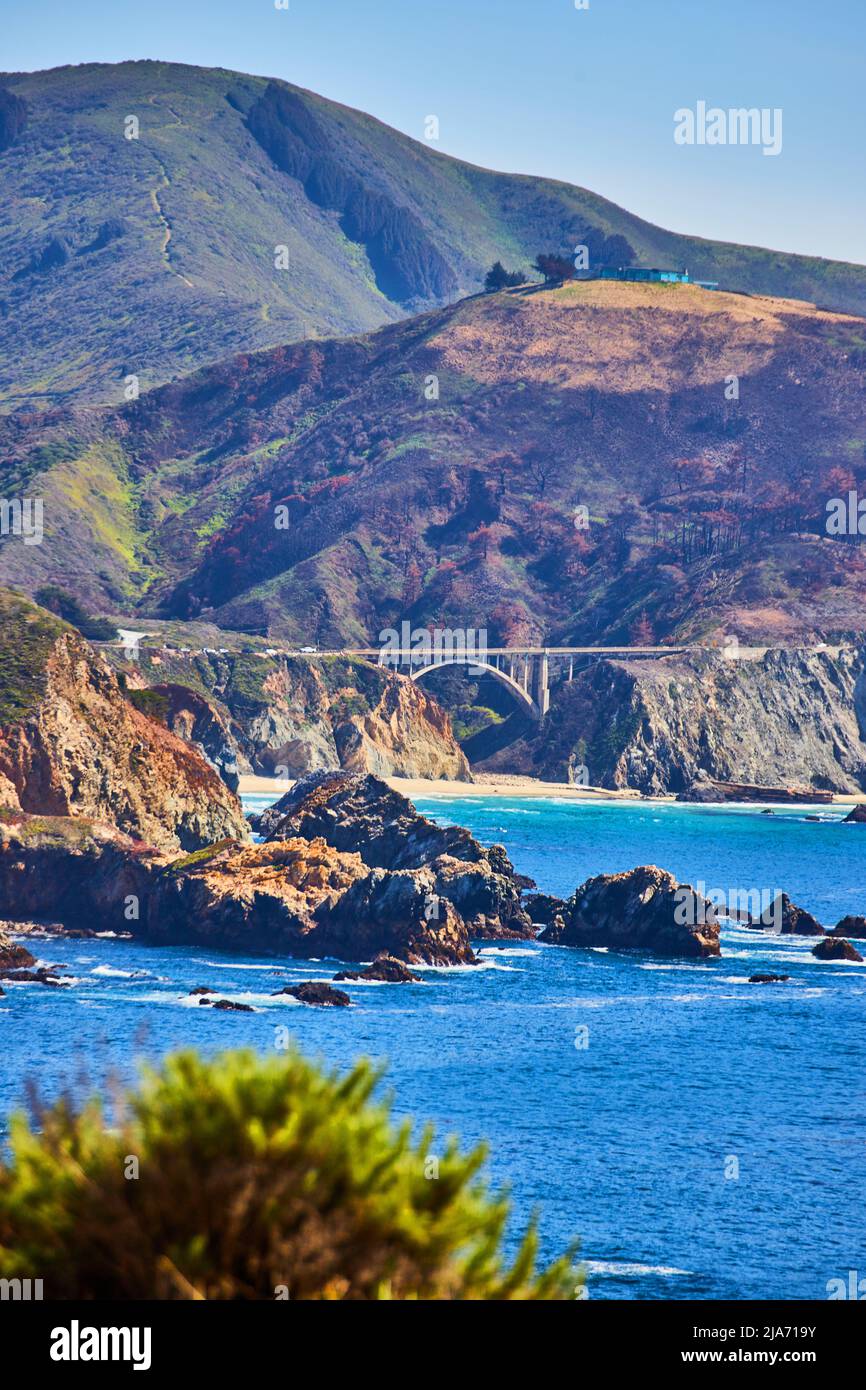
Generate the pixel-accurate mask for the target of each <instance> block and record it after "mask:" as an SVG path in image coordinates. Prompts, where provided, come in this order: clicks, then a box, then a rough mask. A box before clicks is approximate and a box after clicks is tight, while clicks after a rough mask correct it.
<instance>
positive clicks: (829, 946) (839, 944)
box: [812, 936, 863, 961]
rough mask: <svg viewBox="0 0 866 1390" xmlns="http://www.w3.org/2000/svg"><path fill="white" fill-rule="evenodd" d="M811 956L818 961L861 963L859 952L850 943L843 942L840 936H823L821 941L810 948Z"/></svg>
mask: <svg viewBox="0 0 866 1390" xmlns="http://www.w3.org/2000/svg"><path fill="white" fill-rule="evenodd" d="M812 955H813V956H817V958H818V960H854V961H862V959H863V957H862V956H861V954H860V952H859V951H858V950H857V949H856V948H855V947H854V946H852V945H851V942H850V941H845V940H844V939H843V938H842V937H841V936H835V937H834V936H825V937H824V940H823V941H819V942H818V944H817V945H816V946H813V947H812Z"/></svg>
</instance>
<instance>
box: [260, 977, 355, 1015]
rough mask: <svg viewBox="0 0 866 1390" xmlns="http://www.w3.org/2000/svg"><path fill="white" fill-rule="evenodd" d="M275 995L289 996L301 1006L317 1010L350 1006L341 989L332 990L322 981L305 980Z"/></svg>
mask: <svg viewBox="0 0 866 1390" xmlns="http://www.w3.org/2000/svg"><path fill="white" fill-rule="evenodd" d="M276 993H277V994H290V995H292V996H293V998H295V999H297V1000H298V1001H299V1002H300V1003H301V1004H313V1005H315V1006H317V1007H318V1008H326V1009H346V1008H348V1006H349V1005H350V1004H351V1002H352V1001H351V999H350V998H349V996H348V994H346V993H345V991H344V990H342V989H334V987H333V985H329V984H326V983H325V981H324V980H305V981H304V982H303V984H300V985H286V986H285V988H284V989H278V990H277V991H276Z"/></svg>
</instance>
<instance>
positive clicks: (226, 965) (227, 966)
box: [192, 956, 285, 970]
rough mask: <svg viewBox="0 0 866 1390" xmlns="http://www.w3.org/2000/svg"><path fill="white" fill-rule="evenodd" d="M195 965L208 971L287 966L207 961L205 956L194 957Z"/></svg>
mask: <svg viewBox="0 0 866 1390" xmlns="http://www.w3.org/2000/svg"><path fill="white" fill-rule="evenodd" d="M192 963H193V964H194V965H206V966H207V968H208V970H277V969H279V970H283V969H285V966H283V965H279V966H277V965H276V963H275V961H272V960H270V961H265V962H264V964H256V965H248V964H246V962H241V961H224V960H205V959H204V957H203V956H193V957H192Z"/></svg>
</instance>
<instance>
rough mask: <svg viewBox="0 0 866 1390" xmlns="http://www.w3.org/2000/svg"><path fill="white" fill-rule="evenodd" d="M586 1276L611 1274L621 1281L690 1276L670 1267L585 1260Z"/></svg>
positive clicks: (681, 1270)
mask: <svg viewBox="0 0 866 1390" xmlns="http://www.w3.org/2000/svg"><path fill="white" fill-rule="evenodd" d="M584 1268H585V1270H586V1272H587V1274H612V1275H616V1276H618V1277H619V1278H621V1279H630V1278H639V1277H640V1276H641V1275H642V1274H658V1275H661V1276H662V1277H664V1278H668V1277H670V1276H673V1275H678V1274H681V1275H690V1274H691V1270H689V1269H675V1268H674V1267H673V1266H672V1265H642V1264H637V1263H635V1262H632V1261H623V1262H622V1263H620V1262H619V1261H618V1260H585V1261H584Z"/></svg>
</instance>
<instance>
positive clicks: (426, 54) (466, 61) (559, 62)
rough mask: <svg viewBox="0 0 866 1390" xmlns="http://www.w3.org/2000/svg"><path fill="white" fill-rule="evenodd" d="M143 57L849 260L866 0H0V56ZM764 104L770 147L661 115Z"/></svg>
mask: <svg viewBox="0 0 866 1390" xmlns="http://www.w3.org/2000/svg"><path fill="white" fill-rule="evenodd" d="M124 58H162V59H169V60H174V61H178V62H185V63H197V64H201V65H203V66H219V67H226V68H235V69H238V70H241V71H244V72H254V73H262V74H266V75H268V76H273V77H282V78H286V79H287V80H288V81H291V82H295V83H298V84H299V85H301V86H303V87H309V88H311V89H312V90H314V91H317V92H321V93H322V94H323V95H325V96H329V97H333V98H334V99H336V100H338V101H342V102H344V103H346V104H347V105H350V106H357V107H360V108H361V109H362V110H365V111H369V112H371V113H372V114H373V115H375V116H378V117H379V118H380V119H381V120H383V121H386V122H388V124H390V125H393V126H396V127H397V128H398V129H400V130H404V131H406V132H408V133H409V134H412V135H416V136H419V137H420V136H421V135H422V134H423V122H424V118H425V117H426V116H428V115H434V114H435V115H437V116H438V117H439V120H440V123H441V139H440V142H439V145H438V146H437V148H439V149H442V150H445V151H446V152H447V153H449V154H454V155H458V156H460V157H461V158H463V159H468V160H470V161H472V162H473V163H476V164H483V165H486V166H488V167H490V168H496V169H507V170H513V171H517V172H521V173H535V174H547V175H550V176H552V177H555V178H560V179H565V180H567V181H568V182H572V183H577V184H582V185H583V186H584V187H587V188H591V189H593V190H594V191H596V192H598V193H602V194H604V195H605V197H608V198H611V199H613V200H614V201H615V202H618V203H621V204H622V205H623V206H624V207H627V208H629V209H630V210H631V211H633V212H636V213H638V214H639V215H641V216H643V217H646V218H648V219H649V220H650V221H653V222H657V223H659V224H661V225H662V226H666V227H670V228H672V229H673V230H675V231H681V232H690V233H694V234H697V235H702V236H709V237H718V238H721V239H724V240H731V241H743V242H751V243H754V244H759V245H764V246H771V247H774V248H777V249H780V250H788V251H800V252H806V253H811V254H815V255H824V256H835V257H839V258H841V259H845V260H853V261H859V262H866V180H864V176H863V171H864V149H866V139H864V136H866V116H864V112H866V99H864V72H866V0H820V3H819V0H590V8H589V10H587V11H578V10H576V9H575V6H574V0H290V9H289V11H288V12H282V11H277V10H276V9H275V7H274V2H273V0H0V67H2V68H3V69H5V70H6V71H21V70H33V69H37V68H47V67H56V66H59V65H61V64H65V63H82V62H116V61H119V60H121V59H124ZM701 99H702V100H705V101H706V102H707V103H708V104H709V105H710V106H714V105H715V106H720V107H724V108H728V107H738V106H757V107H771V108H772V107H781V108H782V111H783V148H782V152H781V154H780V155H779V156H778V157H776V158H772V157H767V156H764V155H763V154H762V153H761V150H760V149H758V148H751V147H741V146H729V147H724V148H719V147H715V148H713V147H708V146H703V147H700V146H694V147H688V146H677V145H675V143H674V141H673V113H674V111H675V110H676V109H677V108H679V107H686V106H690V107H694V106H695V103H696V102H697V101H698V100H701Z"/></svg>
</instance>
